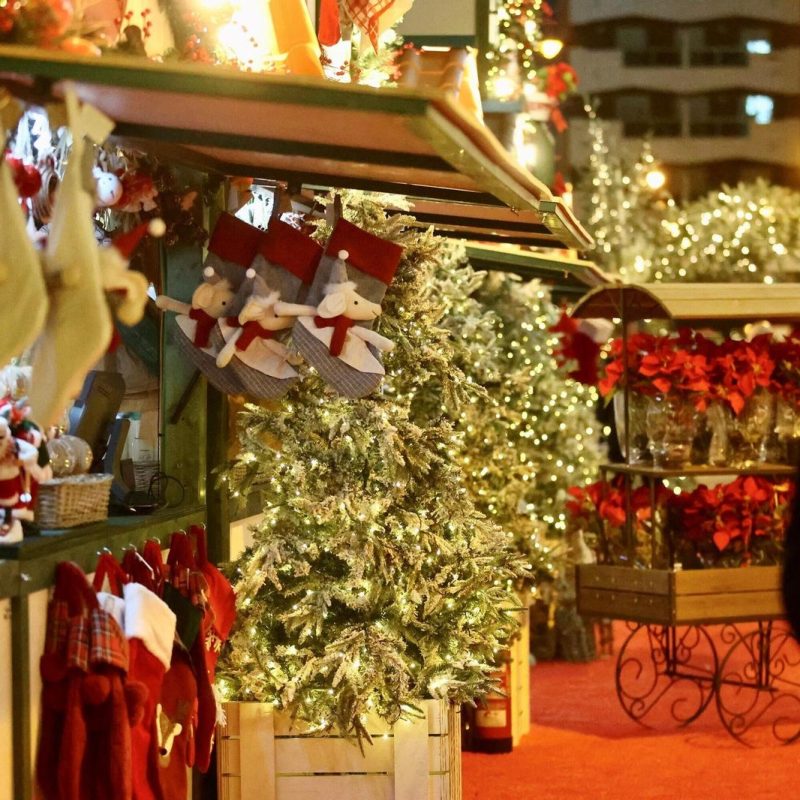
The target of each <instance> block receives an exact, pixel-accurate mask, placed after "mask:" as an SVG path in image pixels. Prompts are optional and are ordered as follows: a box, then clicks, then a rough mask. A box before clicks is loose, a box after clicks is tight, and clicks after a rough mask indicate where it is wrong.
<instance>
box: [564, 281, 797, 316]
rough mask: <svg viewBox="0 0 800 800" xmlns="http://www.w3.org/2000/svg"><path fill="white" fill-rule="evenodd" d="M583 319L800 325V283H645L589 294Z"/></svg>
mask: <svg viewBox="0 0 800 800" xmlns="http://www.w3.org/2000/svg"><path fill="white" fill-rule="evenodd" d="M573 316H576V317H583V318H605V319H626V320H628V321H631V322H633V321H636V320H643V319H674V320H677V321H686V322H692V321H694V322H714V321H725V320H729V321H736V320H760V319H765V320H771V321H776V322H777V321H797V320H800V284H798V283H782V284H773V285H767V284H763V283H649V284H641V285H638V286H635V285H630V284H627V285H624V284H613V285H609V286H601V287H598V288H596V289H593V290H592V291H591V292H589V294H587V295H586V296H585V297H584V298H583V299H582V300H581V301H580V302H579V303H578V304H577V306H576V307H575V309H574V311H573Z"/></svg>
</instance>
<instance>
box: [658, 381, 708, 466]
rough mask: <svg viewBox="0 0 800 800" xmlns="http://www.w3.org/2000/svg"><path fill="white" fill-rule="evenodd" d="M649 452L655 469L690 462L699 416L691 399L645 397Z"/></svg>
mask: <svg viewBox="0 0 800 800" xmlns="http://www.w3.org/2000/svg"><path fill="white" fill-rule="evenodd" d="M648 400H649V405H648V409H647V434H648V437H649V441H648V449H649V450H650V455H651V457H652V459H653V464H655V465H656V466H657V467H681V466H686V465H687V464H691V463H692V446H693V443H694V439H695V436H696V435H697V430H698V423H699V415H698V412H697V409H696V408H695V406H694V403H692V401H691V398H690V397H688V396H687V395H684V394H681V393H678V392H669V393H668V394H657V395H654V396H653V397H650V398H648Z"/></svg>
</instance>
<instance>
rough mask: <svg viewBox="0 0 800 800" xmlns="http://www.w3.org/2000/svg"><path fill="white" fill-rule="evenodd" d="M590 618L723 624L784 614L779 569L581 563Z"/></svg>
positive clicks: (581, 601) (584, 606)
mask: <svg viewBox="0 0 800 800" xmlns="http://www.w3.org/2000/svg"><path fill="white" fill-rule="evenodd" d="M578 609H579V611H580V613H581V614H585V615H587V616H601V617H610V618H613V619H624V620H631V621H633V622H645V623H651V624H660V625H687V624H692V625H695V624H706V625H713V624H721V623H725V622H736V621H745V620H752V619H779V618H781V617H783V616H784V609H783V601H782V599H781V571H780V568H779V567H746V568H738V569H737V568H731V569H700V570H677V571H676V570H667V569H633V568H630V567H612V566H607V565H600V564H585V565H582V566H579V567H578Z"/></svg>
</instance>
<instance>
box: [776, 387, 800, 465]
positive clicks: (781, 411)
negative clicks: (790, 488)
mask: <svg viewBox="0 0 800 800" xmlns="http://www.w3.org/2000/svg"><path fill="white" fill-rule="evenodd" d="M775 435H776V437H777V449H778V458H779V460H780V461H781V462H783V463H784V464H791V465H793V466H797V465H798V464H800V409H798V408H797V406H796V405H795V404H794V403H791V402H789V401H788V400H785V399H784V398H783V397H778V399H777V401H776V404H775Z"/></svg>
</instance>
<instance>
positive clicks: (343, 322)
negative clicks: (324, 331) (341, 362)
mask: <svg viewBox="0 0 800 800" xmlns="http://www.w3.org/2000/svg"><path fill="white" fill-rule="evenodd" d="M314 324H315V325H316V326H317V327H318V328H333V336H332V337H331V346H330V351H331V355H332V356H340V355H341V354H342V350H343V348H344V342H345V339H346V338H347V332H348V331H349V330H350V328H352V327H353V325H355V324H356V321H355V320H354V319H350V318H349V317H345V316H344V314H340V315H339V316H338V317H331V318H330V319H326V318H325V317H314Z"/></svg>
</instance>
